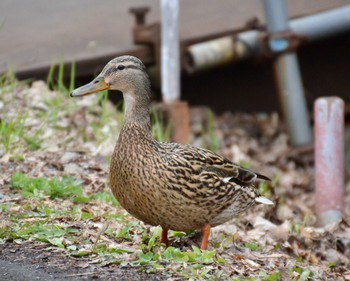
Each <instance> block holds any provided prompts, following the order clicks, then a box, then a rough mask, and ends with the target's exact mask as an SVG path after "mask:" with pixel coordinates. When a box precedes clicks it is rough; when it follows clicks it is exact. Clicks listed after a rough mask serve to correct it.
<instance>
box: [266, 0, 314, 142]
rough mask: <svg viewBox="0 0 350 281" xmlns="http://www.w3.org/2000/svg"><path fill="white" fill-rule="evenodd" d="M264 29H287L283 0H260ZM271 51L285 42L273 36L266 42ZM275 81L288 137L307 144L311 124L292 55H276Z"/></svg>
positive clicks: (293, 140)
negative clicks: (262, 9)
mask: <svg viewBox="0 0 350 281" xmlns="http://www.w3.org/2000/svg"><path fill="white" fill-rule="evenodd" d="M263 4H264V10H265V15H266V21H267V29H268V31H269V32H270V33H271V34H277V35H278V33H281V32H284V31H287V30H289V22H288V16H287V8H286V3H285V1H284V0H263ZM269 47H270V49H271V50H272V51H276V50H275V49H277V51H283V49H281V48H286V49H287V48H288V41H286V40H285V39H284V38H281V39H280V40H279V38H278V37H276V36H274V38H273V39H272V40H270V41H269ZM275 71H276V77H277V84H278V89H279V93H280V99H281V104H282V110H283V113H284V117H285V120H286V123H287V127H288V131H289V136H290V140H291V143H292V144H293V145H305V144H309V143H311V140H312V136H311V127H310V124H309V116H308V111H307V106H306V101H305V97H304V91H303V85H302V81H301V76H300V71H299V66H298V60H297V57H296V54H295V53H294V52H293V53H288V54H284V55H280V56H279V57H277V59H276V61H275Z"/></svg>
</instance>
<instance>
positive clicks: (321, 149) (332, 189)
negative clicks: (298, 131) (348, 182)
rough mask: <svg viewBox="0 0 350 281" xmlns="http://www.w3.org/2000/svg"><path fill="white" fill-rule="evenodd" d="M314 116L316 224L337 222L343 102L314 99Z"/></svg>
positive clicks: (341, 206)
mask: <svg viewBox="0 0 350 281" xmlns="http://www.w3.org/2000/svg"><path fill="white" fill-rule="evenodd" d="M314 119H315V130H314V134H315V212H316V215H317V223H318V225H319V226H325V225H327V224H329V223H333V222H337V221H339V220H340V219H341V217H342V211H343V209H344V194H345V191H344V101H343V100H342V99H340V98H338V97H327V98H323V97H322V98H318V99H317V100H316V102H315V105H314Z"/></svg>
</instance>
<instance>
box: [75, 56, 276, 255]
mask: <svg viewBox="0 0 350 281" xmlns="http://www.w3.org/2000/svg"><path fill="white" fill-rule="evenodd" d="M103 90H117V91H119V92H121V93H122V94H123V99H124V123H123V126H122V129H121V130H120V132H119V137H118V140H117V143H116V145H115V148H114V151H113V154H112V157H111V162H110V170H109V185H110V188H111V191H112V193H113V195H114V196H115V198H116V199H117V201H118V202H119V203H120V205H121V206H122V207H123V208H124V209H125V210H126V211H127V212H128V213H129V214H131V215H132V216H134V217H135V218H137V219H138V220H141V221H143V222H144V223H146V224H148V225H152V226H161V227H162V233H161V237H160V242H161V243H163V244H165V245H166V246H167V247H168V246H169V240H168V231H169V230H176V231H191V230H201V234H202V239H201V243H200V249H201V250H206V249H207V247H208V240H209V236H210V230H211V228H212V227H215V226H218V225H221V224H223V223H225V222H227V221H229V220H231V219H233V218H236V217H237V216H238V215H240V214H242V213H244V212H245V211H246V210H247V209H248V208H250V207H252V206H253V205H255V204H257V203H262V204H266V205H273V204H274V203H273V202H272V201H271V200H270V199H268V198H266V197H264V196H262V195H261V194H260V192H259V190H258V187H257V186H258V182H259V181H260V180H265V181H268V180H270V179H269V178H268V177H266V176H264V175H261V174H259V173H256V172H253V171H252V170H249V169H246V168H243V167H241V166H239V165H238V164H235V163H233V162H232V161H230V160H228V159H226V158H225V157H223V156H221V155H219V154H217V153H214V152H212V151H210V150H207V149H204V148H198V147H194V146H191V145H189V144H179V143H172V142H158V141H156V140H155V139H154V138H153V137H152V135H151V119H150V104H151V83H150V78H149V76H148V74H147V69H146V67H145V65H144V64H143V63H142V61H141V60H140V59H138V58H136V57H134V56H120V57H116V58H114V59H112V60H111V61H110V62H108V63H107V65H106V66H105V67H104V68H103V70H102V72H101V73H100V74H99V75H97V77H96V78H94V79H93V80H92V81H91V82H90V83H88V84H86V85H84V86H81V87H79V88H77V89H75V90H73V91H72V92H71V94H70V96H71V97H81V96H85V95H89V94H93V93H96V92H99V91H103Z"/></svg>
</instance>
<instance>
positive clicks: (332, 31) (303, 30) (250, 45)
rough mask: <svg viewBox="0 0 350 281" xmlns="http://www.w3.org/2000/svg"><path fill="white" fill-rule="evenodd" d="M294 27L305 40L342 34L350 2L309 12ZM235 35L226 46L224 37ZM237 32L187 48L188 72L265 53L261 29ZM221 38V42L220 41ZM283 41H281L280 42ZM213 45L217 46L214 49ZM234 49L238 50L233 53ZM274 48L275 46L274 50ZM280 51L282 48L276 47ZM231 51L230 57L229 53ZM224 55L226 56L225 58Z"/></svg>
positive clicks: (349, 14)
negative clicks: (319, 11) (309, 13)
mask: <svg viewBox="0 0 350 281" xmlns="http://www.w3.org/2000/svg"><path fill="white" fill-rule="evenodd" d="M290 31H291V32H292V33H293V34H295V36H300V37H301V38H302V43H306V42H313V41H316V40H320V39H323V38H328V37H331V36H335V35H338V34H342V33H345V32H349V31H350V6H343V7H340V8H336V9H332V10H329V11H325V12H321V13H318V14H314V15H309V16H305V17H301V18H297V19H293V20H291V21H290ZM229 37H230V38H232V44H233V46H232V47H229V48H228V47H227V45H225V46H223V45H222V42H223V41H221V40H223V39H224V38H229ZM233 38H234V32H232V34H231V35H230V36H229V32H227V35H225V36H223V37H221V38H216V39H211V40H208V41H204V42H200V43H198V42H197V43H196V44H191V45H190V46H189V47H187V50H186V52H185V63H184V67H185V70H186V71H187V72H188V73H193V72H196V71H201V70H203V69H208V68H212V67H217V66H220V65H222V64H226V63H227V62H228V60H229V62H234V61H237V60H241V59H244V58H246V57H255V56H261V55H262V54H263V52H264V48H263V45H262V41H261V32H260V31H257V30H250V31H244V32H238V33H237V32H236V35H235V40H233ZM216 41H217V42H216ZM275 43H277V45H278V46H279V47H281V45H282V47H283V43H284V42H283V40H282V41H279V42H278V41H277V42H275ZM279 43H280V44H279ZM213 46H219V47H215V48H214V49H213ZM232 50H235V52H234V53H232ZM272 51H273V50H272ZM276 51H278V52H279V49H278V50H276ZM229 52H231V53H230V57H229V59H227V54H228V53H229ZM223 57H224V58H225V59H223Z"/></svg>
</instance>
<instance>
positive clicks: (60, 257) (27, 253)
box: [0, 242, 166, 281]
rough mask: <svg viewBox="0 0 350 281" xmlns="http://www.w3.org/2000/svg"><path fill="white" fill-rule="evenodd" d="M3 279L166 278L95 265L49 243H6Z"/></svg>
mask: <svg viewBox="0 0 350 281" xmlns="http://www.w3.org/2000/svg"><path fill="white" fill-rule="evenodd" d="M0 280H2V281H33V280H45V281H51V280H58V281H60V280H62V281H63V280H73V281H74V280H106V281H109V280H111V281H112V280H121V281H129V280H130V281H131V280H136V281H146V280H147V281H148V280H154V281H158V280H159V281H160V280H166V278H165V277H162V276H158V275H149V274H145V273H142V272H139V270H138V269H137V268H134V267H132V268H130V267H124V268H123V267H120V266H117V265H108V266H101V265H98V264H97V265H94V264H91V263H90V262H89V258H72V257H70V256H67V254H66V252H65V251H63V250H60V249H57V248H48V247H47V244H35V243H34V244H33V243H27V242H26V243H23V244H22V245H16V244H6V245H4V246H3V247H2V249H1V252H0Z"/></svg>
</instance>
